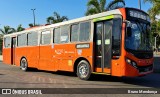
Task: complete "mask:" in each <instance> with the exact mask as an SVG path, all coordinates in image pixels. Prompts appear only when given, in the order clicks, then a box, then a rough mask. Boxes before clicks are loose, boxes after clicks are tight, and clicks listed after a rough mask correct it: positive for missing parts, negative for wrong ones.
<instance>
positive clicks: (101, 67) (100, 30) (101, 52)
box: [94, 19, 113, 73]
mask: <svg viewBox="0 0 160 97" xmlns="http://www.w3.org/2000/svg"><path fill="white" fill-rule="evenodd" d="M112 24H113V21H112V20H111V19H110V20H104V21H96V22H94V25H95V26H94V29H95V30H94V43H95V47H94V48H95V51H94V52H95V62H94V63H95V65H94V67H95V72H102V73H103V72H104V73H111V60H112Z"/></svg>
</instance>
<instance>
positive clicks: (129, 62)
mask: <svg viewBox="0 0 160 97" xmlns="http://www.w3.org/2000/svg"><path fill="white" fill-rule="evenodd" d="M126 62H127V63H128V64H130V65H132V66H133V67H134V68H137V63H136V62H134V61H132V60H130V59H128V58H126Z"/></svg>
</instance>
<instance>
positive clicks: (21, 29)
mask: <svg viewBox="0 0 160 97" xmlns="http://www.w3.org/2000/svg"><path fill="white" fill-rule="evenodd" d="M23 30H25V28H23V27H22V25H21V24H20V25H18V27H17V29H16V32H20V31H23Z"/></svg>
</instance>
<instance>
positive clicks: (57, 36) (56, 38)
mask: <svg viewBox="0 0 160 97" xmlns="http://www.w3.org/2000/svg"><path fill="white" fill-rule="evenodd" d="M60 35H61V33H60V28H56V29H54V43H60Z"/></svg>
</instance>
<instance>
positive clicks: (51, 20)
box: [46, 12, 68, 24]
mask: <svg viewBox="0 0 160 97" xmlns="http://www.w3.org/2000/svg"><path fill="white" fill-rule="evenodd" d="M67 20H68V18H67V16H60V15H59V14H58V13H57V12H54V13H53V16H50V17H48V18H47V20H46V21H47V23H48V24H54V23H59V22H63V21H67Z"/></svg>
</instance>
